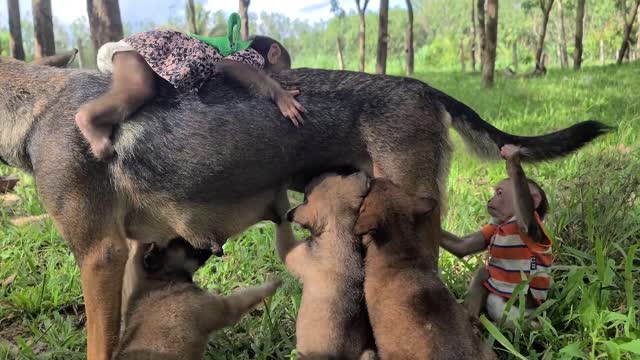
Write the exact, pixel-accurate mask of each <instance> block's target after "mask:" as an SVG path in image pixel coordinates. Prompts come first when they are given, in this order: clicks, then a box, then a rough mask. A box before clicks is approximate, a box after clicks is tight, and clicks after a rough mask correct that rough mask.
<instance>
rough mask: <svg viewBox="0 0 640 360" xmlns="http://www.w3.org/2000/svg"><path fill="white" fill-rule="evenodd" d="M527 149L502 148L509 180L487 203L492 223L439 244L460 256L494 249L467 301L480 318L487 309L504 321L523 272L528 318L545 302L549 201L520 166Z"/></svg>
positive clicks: (513, 313) (514, 312) (512, 314)
mask: <svg viewBox="0 0 640 360" xmlns="http://www.w3.org/2000/svg"><path fill="white" fill-rule="evenodd" d="M522 151H526V150H523V149H521V148H520V147H518V146H515V145H505V146H503V147H502V149H500V155H501V156H502V157H503V158H504V159H505V160H506V168H507V173H508V175H509V178H507V179H504V180H502V181H500V182H499V183H498V184H497V185H496V186H495V188H494V195H493V197H492V198H491V199H489V202H488V203H487V211H488V212H489V215H491V221H490V222H489V224H487V225H485V226H484V227H483V228H482V229H481V230H480V231H478V232H475V233H472V234H470V235H467V236H464V237H462V238H459V237H457V236H455V235H453V234H451V233H448V232H446V231H444V232H443V236H442V241H441V243H440V246H442V247H443V248H445V249H446V250H447V251H449V252H450V253H452V254H454V255H456V256H457V257H460V258H462V257H464V256H467V255H471V254H475V253H479V252H481V251H484V250H488V251H489V258H488V260H487V263H486V265H484V266H482V267H480V269H479V270H478V271H477V272H476V274H475V275H474V277H473V280H472V281H471V284H470V285H469V289H468V290H467V294H466V295H465V298H464V305H465V306H466V308H467V309H468V310H469V313H470V314H471V315H473V316H475V317H478V316H479V315H480V313H481V312H482V311H483V310H485V311H486V312H487V314H488V315H489V317H490V318H491V319H492V320H493V321H499V320H500V319H501V318H502V316H503V312H504V310H505V308H506V303H507V301H508V299H509V298H511V296H512V294H513V292H514V291H515V289H516V286H517V285H518V284H519V283H520V282H521V281H522V279H523V276H522V274H524V275H525V276H526V278H527V280H528V284H527V290H526V296H525V299H524V301H525V308H526V310H525V315H530V314H531V313H532V312H533V310H534V309H535V308H536V307H537V306H539V305H540V304H541V303H542V302H543V301H544V300H545V299H546V297H547V292H548V290H549V285H550V281H551V278H550V274H549V270H550V267H551V264H552V263H553V257H552V253H551V245H552V241H551V239H550V238H549V236H547V234H546V233H545V231H544V228H543V226H542V221H543V219H544V216H545V215H546V213H547V210H548V207H549V203H548V201H547V197H546V195H545V192H544V190H542V188H541V187H540V185H538V184H537V183H536V182H535V181H533V180H531V179H528V178H527V177H526V175H525V173H524V170H523V169H522V166H521V165H520V154H521V152H522ZM515 296H518V294H517V293H516V294H515ZM517 300H518V301H522V300H523V299H521V298H519V299H517ZM517 304H518V303H517V302H516V303H514V306H513V307H512V308H511V309H510V311H509V313H508V314H507V318H506V321H507V324H509V323H511V322H512V321H515V320H517V318H518V317H519V311H518V308H519V306H517Z"/></svg>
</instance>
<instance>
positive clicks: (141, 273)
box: [114, 240, 280, 360]
mask: <svg viewBox="0 0 640 360" xmlns="http://www.w3.org/2000/svg"><path fill="white" fill-rule="evenodd" d="M131 251H133V261H132V262H131V266H132V269H131V270H132V271H130V272H129V273H130V274H131V278H129V279H127V280H126V281H130V282H131V288H132V289H134V290H133V291H132V292H131V294H130V295H129V297H128V299H127V300H126V301H125V305H126V311H125V319H124V324H125V328H124V333H123V335H122V337H121V339H120V343H119V347H118V349H117V351H116V353H115V355H114V359H117V360H124V359H127V360H128V359H136V360H137V359H166V360H169V359H179V360H189V359H194V360H195V359H202V356H203V354H204V351H205V348H206V345H207V340H208V337H209V334H211V333H212V332H213V331H215V330H219V329H222V328H224V327H227V326H232V325H234V324H236V323H237V322H238V321H239V320H240V318H241V317H242V316H243V315H244V314H245V313H247V312H249V311H250V310H251V309H253V308H254V307H255V306H257V305H258V304H260V303H261V302H262V301H263V300H264V299H266V298H267V297H269V296H271V295H273V293H274V292H275V291H276V289H277V288H278V286H279V285H280V284H279V281H272V282H268V283H266V284H264V285H262V286H257V287H251V288H246V289H240V290H237V291H235V292H234V293H233V294H231V295H230V296H219V295H216V294H212V293H209V292H206V291H204V290H202V289H200V288H198V287H197V286H196V285H195V284H194V283H193V282H192V276H193V273H194V272H195V271H196V270H197V269H198V267H199V266H200V265H202V257H200V256H198V254H193V253H192V252H193V251H196V250H194V249H193V248H192V247H191V246H190V245H189V244H187V243H186V242H185V241H184V240H174V241H172V242H171V243H170V244H169V246H168V247H167V248H165V249H162V250H157V249H154V248H152V247H151V246H150V245H144V244H139V243H133V244H132V249H131ZM204 259H206V257H204Z"/></svg>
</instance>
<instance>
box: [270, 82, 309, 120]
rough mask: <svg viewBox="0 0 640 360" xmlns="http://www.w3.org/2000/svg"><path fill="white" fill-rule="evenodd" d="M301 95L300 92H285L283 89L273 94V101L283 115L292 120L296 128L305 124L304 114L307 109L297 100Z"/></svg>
mask: <svg viewBox="0 0 640 360" xmlns="http://www.w3.org/2000/svg"><path fill="white" fill-rule="evenodd" d="M299 94H300V90H284V89H282V88H280V89H279V90H278V91H275V92H274V94H273V101H274V102H275V103H276V104H277V105H278V108H279V109H280V112H282V115H284V116H285V117H286V118H288V119H289V120H291V122H292V123H293V125H295V126H296V127H299V126H300V125H301V124H303V123H304V120H303V119H302V113H303V112H305V109H304V107H303V106H302V104H300V103H299V102H298V100H296V99H295V97H296V96H298V95H299Z"/></svg>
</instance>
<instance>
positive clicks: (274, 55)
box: [267, 44, 282, 65]
mask: <svg viewBox="0 0 640 360" xmlns="http://www.w3.org/2000/svg"><path fill="white" fill-rule="evenodd" d="M281 55H282V49H280V46H278V44H271V47H270V48H269V53H268V54H267V60H268V61H269V64H271V65H273V64H277V63H278V61H279V60H280V56H281Z"/></svg>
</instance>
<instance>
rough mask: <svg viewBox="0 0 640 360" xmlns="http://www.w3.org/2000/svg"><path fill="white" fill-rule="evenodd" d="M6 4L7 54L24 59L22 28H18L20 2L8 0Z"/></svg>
mask: <svg viewBox="0 0 640 360" xmlns="http://www.w3.org/2000/svg"><path fill="white" fill-rule="evenodd" d="M7 5H8V6H9V34H10V37H9V54H10V56H12V57H13V58H14V59H18V60H22V61H24V47H23V46H22V29H21V28H20V3H19V2H18V0H8V1H7Z"/></svg>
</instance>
